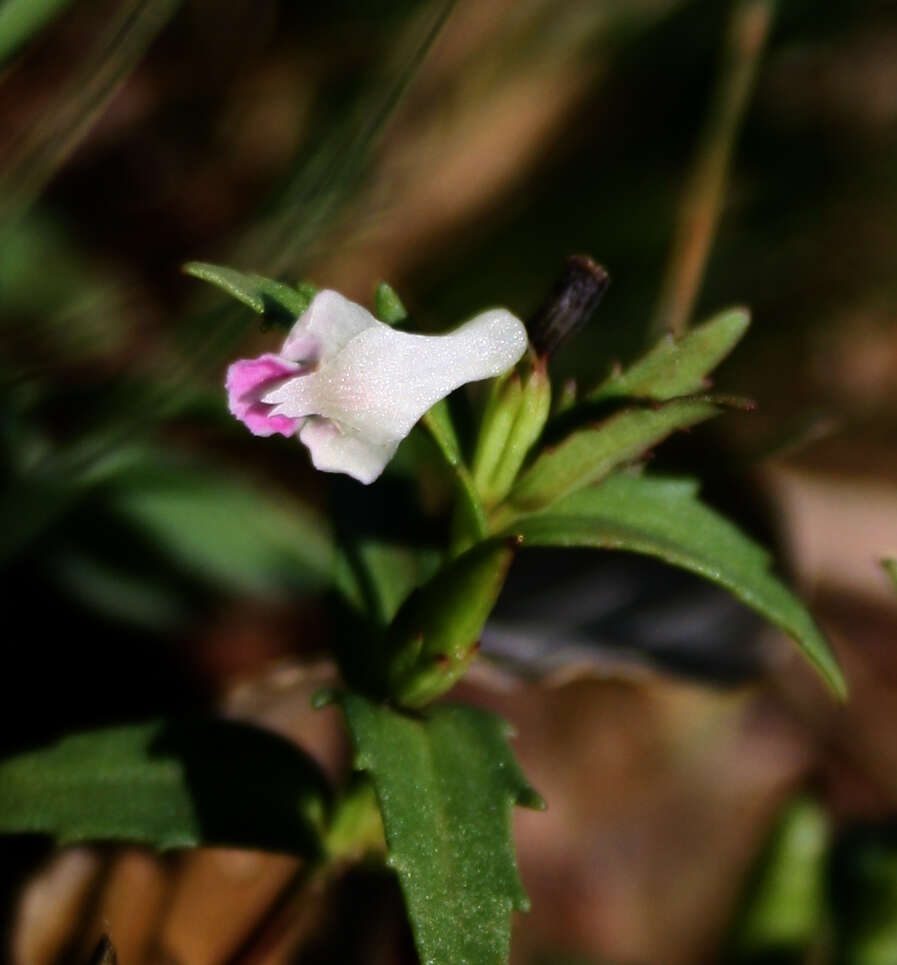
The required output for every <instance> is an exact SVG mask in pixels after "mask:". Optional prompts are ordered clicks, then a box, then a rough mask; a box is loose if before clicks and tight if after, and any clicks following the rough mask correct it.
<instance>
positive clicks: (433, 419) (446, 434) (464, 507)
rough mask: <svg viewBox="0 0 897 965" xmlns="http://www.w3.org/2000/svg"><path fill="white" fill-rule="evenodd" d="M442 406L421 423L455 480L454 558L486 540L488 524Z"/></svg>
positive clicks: (426, 416) (431, 411)
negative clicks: (456, 509) (467, 548)
mask: <svg viewBox="0 0 897 965" xmlns="http://www.w3.org/2000/svg"><path fill="white" fill-rule="evenodd" d="M444 405H445V403H444V402H443V403H437V405H435V406H434V407H433V408H432V409H430V411H429V412H427V413H426V415H425V416H424V417H423V418H422V419H421V422H422V423H423V424H424V426H425V427H426V429H427V431H428V432H429V433H430V436H431V437H432V438H433V441H434V442H435V443H436V446H437V447H438V449H439V451H440V452H441V453H442V455H443V458H444V459H445V461H446V463H447V464H448V466H449V468H450V469H451V470H452V473H453V474H454V477H455V484H456V486H457V488H458V495H459V497H460V499H459V502H458V514H457V516H456V526H455V530H456V534H457V538H456V540H455V543H456V545H455V546H454V547H453V553H455V554H457V553H458V552H461V551H462V550H463V549H465V548H466V547H467V546H470V545H471V543H472V542H473V541H475V540H477V539H482V538H483V537H485V536H487V535H488V534H489V524H488V522H487V520H486V512H485V510H484V509H483V504H482V502H481V501H480V496H479V493H478V492H477V488H476V486H475V485H474V482H473V478H472V476H471V475H470V470H469V469H468V468H467V466H466V464H465V462H464V459H463V458H462V456H461V450H460V448H459V446H458V442H457V439H456V438H455V436H454V430H453V429H452V427H451V423H450V421H447V411H446V409H445V408H444Z"/></svg>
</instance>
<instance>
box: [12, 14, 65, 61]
mask: <svg viewBox="0 0 897 965" xmlns="http://www.w3.org/2000/svg"><path fill="white" fill-rule="evenodd" d="M71 2H72V0H4V3H3V4H2V5H0V65H2V64H5V63H6V61H8V60H9V59H10V58H11V57H13V56H14V55H15V54H16V53H18V51H19V50H20V49H21V48H22V47H24V46H25V44H27V43H28V41H29V40H31V39H32V37H34V36H36V35H37V34H38V33H40V31H41V30H42V29H43V28H44V27H45V26H46V25H47V24H48V23H50V21H51V20H53V18H54V17H58V16H59V14H61V13H62V11H63V10H65V8H66V7H67V6H68V5H69V4H70V3H71Z"/></svg>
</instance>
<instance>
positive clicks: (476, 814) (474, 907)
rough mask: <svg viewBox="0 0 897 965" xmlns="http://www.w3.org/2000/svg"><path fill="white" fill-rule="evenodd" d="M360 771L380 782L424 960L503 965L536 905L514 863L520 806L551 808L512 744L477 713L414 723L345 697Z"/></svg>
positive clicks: (441, 713) (448, 710)
mask: <svg viewBox="0 0 897 965" xmlns="http://www.w3.org/2000/svg"><path fill="white" fill-rule="evenodd" d="M342 704H343V709H344V711H345V713H346V718H347V720H348V724H349V730H350V731H351V734H352V739H353V741H354V743H355V747H356V752H357V753H356V764H357V767H358V768H359V769H360V770H363V771H365V772H366V773H367V774H368V775H369V776H370V778H371V780H372V781H373V784H374V789H375V791H376V793H377V799H378V801H379V804H380V811H381V814H382V816H383V825H384V829H385V832H386V844H387V849H388V853H389V857H388V862H389V864H390V866H391V867H392V868H394V869H395V871H396V872H397V874H398V876H399V883H400V885H401V888H402V893H403V894H404V896H405V903H406V905H407V908H408V916H409V918H410V920H411V926H412V929H413V931H414V938H415V942H416V944H417V949H418V953H419V955H420V959H421V962H423V963H426V965H503V963H505V962H506V961H507V958H508V950H509V943H510V932H511V922H510V917H511V912H512V911H513V910H514V909H518V910H521V911H525V910H526V909H527V908H528V904H529V903H528V901H527V897H526V894H525V892H524V890H523V887H522V885H521V883H520V878H519V875H518V873H517V866H516V861H515V857H514V847H513V843H512V840H511V810H512V808H513V806H514V804H515V803H516V804H522V805H524V806H529V807H533V806H542V805H541V799H540V798H539V797H538V795H537V794H536V793H535V792H534V791H533V790H532V789H531V788H530V787H529V785H528V784H527V782H526V779H525V778H524V776H523V774H522V773H521V771H520V769H519V767H518V765H517V762H516V761H515V760H514V756H513V754H512V753H511V750H510V748H509V747H508V744H507V737H508V726H507V725H506V724H505V723H504V722H503V721H501V720H499V719H498V718H496V717H493V716H492V715H491V714H487V713H485V712H484V711H481V710H478V709H476V708H473V707H452V706H446V705H443V706H440V707H435V708H432V709H431V710H429V711H427V712H426V713H425V714H423V715H417V716H414V717H411V716H406V715H404V714H401V713H399V712H397V711H395V710H391V709H390V708H388V707H386V706H381V705H377V704H373V703H371V702H370V701H368V700H366V699H364V698H362V697H360V696H357V695H355V694H350V695H347V696H344V697H343V698H342Z"/></svg>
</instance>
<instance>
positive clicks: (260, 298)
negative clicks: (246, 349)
mask: <svg viewBox="0 0 897 965" xmlns="http://www.w3.org/2000/svg"><path fill="white" fill-rule="evenodd" d="M183 270H184V272H185V274H187V275H192V276H193V277H194V278H200V279H202V280H203V281H207V282H209V283H210V284H212V285H216V286H217V287H218V288H221V289H223V290H224V291H226V292H227V293H228V295H231V296H232V297H234V298H236V299H237V300H238V301H241V302H242V303H243V304H244V305H248V306H249V307H250V308H251V309H252V310H253V311H254V312H256V314H258V315H261V316H263V317H264V318H265V320H266V321H269V322H271V323H272V324H274V325H279V326H281V327H286V328H289V327H290V326H291V325H292V324H293V322H295V321H296V319H297V318H298V317H299V316H300V315H301V314H302V313H303V312H304V311H305V310H306V309H307V308H308V306H309V305H310V304H311V301H312V299H313V298H314V296H315V294H316V289H315V288H314V286H312V285H309V284H308V283H307V282H303V283H302V284H301V285H300V287H299V288H292V287H290V286H289V285H285V284H284V283H283V282H279V281H273V280H272V279H270V278H264V277H263V276H262V275H256V274H245V273H244V272H241V271H237V270H236V269H234V268H225V267H223V266H222V265H211V264H208V263H207V262H204V261H190V262H187V264H186V265H184V269H183Z"/></svg>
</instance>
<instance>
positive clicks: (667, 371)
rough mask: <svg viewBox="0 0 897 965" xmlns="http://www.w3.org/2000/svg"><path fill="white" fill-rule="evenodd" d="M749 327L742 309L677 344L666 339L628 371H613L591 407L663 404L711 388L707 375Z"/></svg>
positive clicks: (594, 393) (723, 315) (716, 319)
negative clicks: (626, 401)
mask: <svg viewBox="0 0 897 965" xmlns="http://www.w3.org/2000/svg"><path fill="white" fill-rule="evenodd" d="M749 324H750V314H749V313H748V312H747V310H746V309H743V308H732V309H729V310H728V311H725V312H720V313H719V314H718V315H715V316H714V317H713V318H711V319H710V320H709V321H707V322H705V323H704V324H703V325H698V326H696V327H695V328H693V329H692V330H691V331H690V332H688V334H686V335H683V336H682V337H681V338H679V339H675V338H673V336H672V335H667V336H666V337H664V338H662V339H661V340H660V341H659V342H658V343H657V344H656V345H655V346H654V347H653V348H652V349H651V350H650V351H649V352H648V353H647V354H645V355H643V356H642V357H641V358H640V359H638V360H637V361H636V362H634V363H633V364H632V365H630V366H629V368H627V369H625V370H620V371H616V372H613V373H612V374H611V375H609V376H608V377H607V378H606V379H605V380H604V382H602V383H601V384H600V385H599V386H598V387H597V388H596V389H593V390H592V391H591V392H590V393H589V394H588V395H587V396H586V399H585V401H587V402H600V401H602V400H604V399H613V398H624V397H626V398H642V399H654V400H655V401H658V402H665V401H667V400H668V399H674V398H676V397H677V396H681V395H693V394H694V393H696V392H702V391H704V390H705V389H706V388H707V376H708V374H709V373H710V372H712V371H713V370H714V369H715V368H716V367H717V365H719V363H720V362H721V361H722V360H723V359H724V358H725V357H726V356H727V355H728V354H729V353H730V352H731V351H732V349H733V348H735V346H736V345H737V344H738V342H739V341H740V340H741V338H742V336H743V335H744V333H745V332H746V331H747V328H748V325H749Z"/></svg>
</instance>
